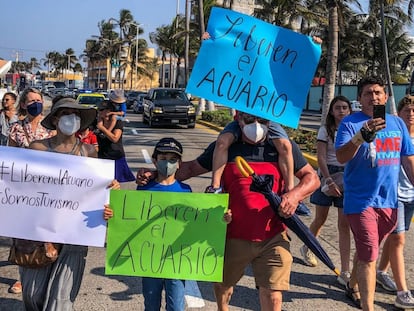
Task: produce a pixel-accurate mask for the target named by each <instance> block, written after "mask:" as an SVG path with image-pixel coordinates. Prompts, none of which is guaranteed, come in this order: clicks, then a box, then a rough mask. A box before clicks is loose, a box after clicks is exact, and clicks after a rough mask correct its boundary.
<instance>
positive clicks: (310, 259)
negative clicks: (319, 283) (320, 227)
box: [300, 245, 318, 267]
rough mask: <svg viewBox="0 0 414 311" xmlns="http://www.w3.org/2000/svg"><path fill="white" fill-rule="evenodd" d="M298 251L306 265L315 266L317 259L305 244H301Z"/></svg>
mask: <svg viewBox="0 0 414 311" xmlns="http://www.w3.org/2000/svg"><path fill="white" fill-rule="evenodd" d="M300 253H301V255H302V259H303V261H304V262H305V264H306V265H308V266H310V267H316V266H317V265H318V261H317V260H316V257H315V255H314V253H312V251H311V250H309V248H308V247H307V246H306V245H303V246H302V247H301V248H300Z"/></svg>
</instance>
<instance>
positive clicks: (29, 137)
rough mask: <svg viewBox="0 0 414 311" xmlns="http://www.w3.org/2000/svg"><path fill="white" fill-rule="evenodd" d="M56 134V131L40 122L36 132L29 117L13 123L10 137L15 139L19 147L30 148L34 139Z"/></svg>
mask: <svg viewBox="0 0 414 311" xmlns="http://www.w3.org/2000/svg"><path fill="white" fill-rule="evenodd" d="M54 135H55V131H53V130H49V129H46V128H44V127H43V126H42V125H41V124H40V122H39V124H38V126H37V127H36V132H34V131H33V129H32V125H31V124H30V122H29V120H28V118H25V119H23V120H22V121H18V122H16V123H13V124H12V125H11V127H10V133H9V139H12V140H14V141H15V142H16V143H17V146H18V147H23V148H28V147H29V144H30V143H31V142H32V141H35V140H42V139H46V138H49V137H52V136H54Z"/></svg>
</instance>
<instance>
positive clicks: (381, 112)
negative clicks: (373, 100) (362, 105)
mask: <svg viewBox="0 0 414 311" xmlns="http://www.w3.org/2000/svg"><path fill="white" fill-rule="evenodd" d="M372 117H373V119H376V118H382V119H383V120H384V121H385V105H374V106H373V114H372Z"/></svg>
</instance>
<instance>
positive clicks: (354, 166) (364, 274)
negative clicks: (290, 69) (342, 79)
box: [335, 77, 414, 310]
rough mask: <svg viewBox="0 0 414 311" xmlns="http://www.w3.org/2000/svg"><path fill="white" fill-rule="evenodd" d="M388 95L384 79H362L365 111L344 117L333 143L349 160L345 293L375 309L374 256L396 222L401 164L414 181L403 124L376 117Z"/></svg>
mask: <svg viewBox="0 0 414 311" xmlns="http://www.w3.org/2000/svg"><path fill="white" fill-rule="evenodd" d="M387 99H388V96H387V93H386V92H385V84H384V82H383V81H382V79H380V78H378V77H367V78H363V79H361V80H360V81H359V83H358V101H359V102H360V103H361V106H362V110H361V111H360V112H357V113H354V114H351V115H350V116H348V117H346V118H344V119H343V120H342V122H341V124H340V126H339V129H338V133H337V136H336V142H335V148H336V157H337V159H338V161H339V162H340V163H346V166H345V172H344V213H345V214H346V215H347V218H348V221H349V224H350V227H351V229H352V232H353V235H354V240H355V246H356V256H357V262H356V266H355V267H354V268H353V271H352V275H351V280H350V282H349V283H348V284H347V287H346V295H347V296H348V297H349V298H351V299H352V300H353V301H354V303H355V304H357V305H358V306H359V304H360V306H361V307H362V309H363V310H374V293H375V283H376V280H375V277H376V272H375V271H376V260H377V258H378V253H379V246H380V244H381V241H382V240H383V239H384V237H386V236H387V235H388V234H389V233H390V232H392V230H393V229H394V227H395V225H396V221H397V184H398V174H399V170H400V165H401V164H402V165H403V167H404V169H405V171H406V172H407V175H408V177H409V179H410V181H411V182H413V181H414V147H413V145H412V143H411V139H410V136H409V134H408V131H407V128H406V126H405V124H404V122H403V121H402V120H401V119H400V118H399V117H396V116H393V115H390V114H386V115H384V116H383V117H373V111H374V106H376V105H377V106H381V105H382V106H383V105H385V104H386V102H387ZM358 287H359V292H358ZM359 293H360V296H359Z"/></svg>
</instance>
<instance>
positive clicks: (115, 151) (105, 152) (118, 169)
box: [96, 100, 135, 182]
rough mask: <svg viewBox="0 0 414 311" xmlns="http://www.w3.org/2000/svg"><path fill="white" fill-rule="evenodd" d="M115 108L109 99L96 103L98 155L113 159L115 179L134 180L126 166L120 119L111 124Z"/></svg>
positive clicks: (122, 126) (102, 157)
mask: <svg viewBox="0 0 414 311" xmlns="http://www.w3.org/2000/svg"><path fill="white" fill-rule="evenodd" d="M114 110H115V107H114V105H113V104H112V102H111V101H108V100H104V101H102V102H101V103H100V104H99V105H98V122H97V125H96V127H97V129H98V133H97V135H96V136H97V137H98V146H99V151H98V157H99V158H101V159H110V160H115V179H116V180H118V181H119V182H128V181H135V176H134V174H133V173H132V172H131V169H130V168H129V167H128V163H127V161H126V159H125V151H124V145H123V143H122V134H123V131H124V125H123V122H122V121H121V120H116V122H115V126H112V118H113V115H112V114H111V112H113V111H114Z"/></svg>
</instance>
